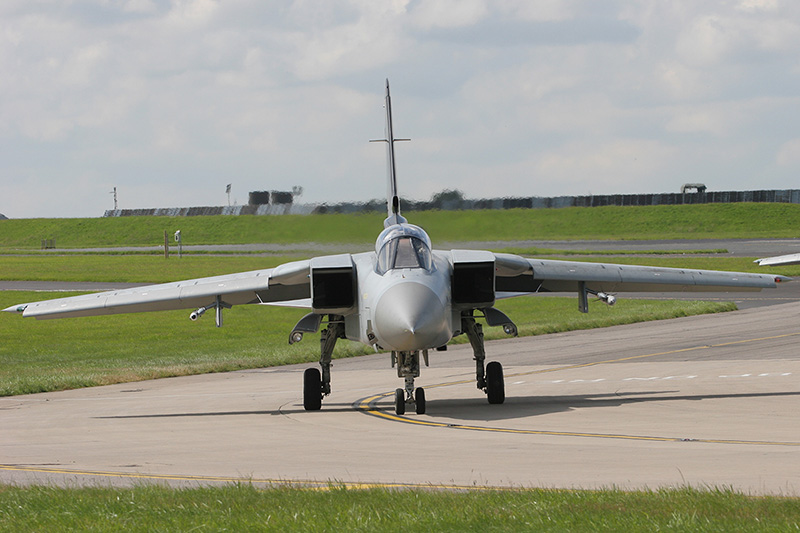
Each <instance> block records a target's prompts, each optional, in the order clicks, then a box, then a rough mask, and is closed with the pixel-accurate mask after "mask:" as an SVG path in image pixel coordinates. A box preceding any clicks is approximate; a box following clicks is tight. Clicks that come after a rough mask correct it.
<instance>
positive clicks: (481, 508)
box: [0, 484, 800, 532]
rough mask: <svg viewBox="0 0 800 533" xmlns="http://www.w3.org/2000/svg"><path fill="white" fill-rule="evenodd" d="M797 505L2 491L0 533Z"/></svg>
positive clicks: (683, 523)
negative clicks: (10, 532)
mask: <svg viewBox="0 0 800 533" xmlns="http://www.w3.org/2000/svg"><path fill="white" fill-rule="evenodd" d="M798 528H800V499H797V498H782V497H750V496H745V495H742V494H737V493H734V492H732V491H728V490H693V489H665V490H659V491H639V492H623V491H620V490H604V491H571V490H543V489H534V490H503V491H500V490H487V491H475V492H471V491H470V492H452V491H423V490H400V491H394V490H383V489H370V490H348V489H345V488H337V487H336V486H332V487H331V488H330V490H327V491H319V490H302V489H289V488H275V489H268V490H258V489H256V488H254V487H252V486H250V485H248V484H239V485H230V486H225V487H219V488H192V489H177V490H176V489H170V488H166V487H160V486H139V487H135V488H132V489H114V488H84V489H56V488H50V487H25V488H22V487H10V486H5V487H2V486H0V531H76V530H79V531H88V530H91V531H123V530H125V531H128V530H131V531H273V530H274V531H370V532H371V531H480V532H486V531H601V530H602V531H647V532H650V531H665V530H666V531H673V530H677V531H743V532H749V531H796V530H797V529H798Z"/></svg>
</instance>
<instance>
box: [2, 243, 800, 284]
mask: <svg viewBox="0 0 800 533" xmlns="http://www.w3.org/2000/svg"><path fill="white" fill-rule="evenodd" d="M494 251H500V250H494ZM504 251H505V250H504ZM511 253H515V252H511ZM520 255H523V256H524V257H536V256H537V255H539V254H535V253H521V254H520ZM298 259H300V258H299V257H296V256H291V257H288V256H268V257H257V256H249V255H248V256H230V255H192V256H184V257H182V258H180V259H178V258H173V259H168V260H167V259H164V258H163V257H161V256H153V255H72V254H71V255H56V256H54V255H47V256H41V255H38V256H32V255H31V256H18V255H14V256H0V280H11V281H14V280H27V281H106V282H128V283H166V282H170V281H177V280H183V279H193V278H199V277H205V276H217V275H221V274H230V273H234V272H246V271H249V270H260V269H264V268H272V267H275V266H277V265H280V264H282V263H287V262H289V261H297V260H298ZM569 260H571V261H592V262H603V263H620V264H635V265H651V266H665V267H676V268H697V269H706V270H733V271H737V272H757V273H760V274H768V273H780V274H783V275H786V276H798V275H800V265H790V266H783V267H777V268H775V267H769V268H765V267H760V266H758V265H757V264H755V263H753V259H752V258H748V257H729V256H724V255H715V256H713V257H698V256H696V255H687V256H681V257H663V256H660V255H648V256H638V255H626V256H623V257H614V258H608V259H605V258H597V257H593V256H587V257H581V256H570V257H569Z"/></svg>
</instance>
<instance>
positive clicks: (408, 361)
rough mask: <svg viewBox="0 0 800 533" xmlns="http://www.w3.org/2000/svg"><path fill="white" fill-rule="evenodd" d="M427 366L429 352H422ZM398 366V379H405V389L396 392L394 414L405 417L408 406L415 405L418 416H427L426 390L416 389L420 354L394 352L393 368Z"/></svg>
mask: <svg viewBox="0 0 800 533" xmlns="http://www.w3.org/2000/svg"><path fill="white" fill-rule="evenodd" d="M422 357H423V358H424V359H425V364H427V363H428V350H423V351H422ZM395 365H396V366H397V377H399V378H404V379H405V382H406V386H405V389H397V390H396V391H394V412H395V413H396V414H397V415H398V416H399V415H404V414H405V412H406V404H414V409H415V411H416V413H417V414H418V415H424V414H425V390H424V389H423V388H422V387H419V388H416V389H415V388H414V378H417V377H419V352H418V351H413V352H392V366H395Z"/></svg>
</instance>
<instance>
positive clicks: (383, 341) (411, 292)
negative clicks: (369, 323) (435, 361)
mask: <svg viewBox="0 0 800 533" xmlns="http://www.w3.org/2000/svg"><path fill="white" fill-rule="evenodd" d="M373 327H374V329H375V333H376V334H377V336H378V340H379V341H380V345H381V346H382V347H383V348H386V349H390V350H396V351H412V350H426V349H429V348H435V347H437V346H442V345H444V344H446V343H447V341H449V340H450V336H451V332H450V328H449V327H448V322H447V316H446V315H445V307H444V305H443V304H442V302H441V300H440V299H439V297H438V296H437V295H436V293H434V292H433V291H432V290H431V289H430V288H429V287H427V286H425V285H422V284H421V283H415V282H406V283H399V284H397V285H395V286H393V287H391V288H390V289H389V290H387V291H386V292H385V293H383V295H382V296H381V297H380V299H379V300H378V303H377V305H376V307H375V323H374V324H373Z"/></svg>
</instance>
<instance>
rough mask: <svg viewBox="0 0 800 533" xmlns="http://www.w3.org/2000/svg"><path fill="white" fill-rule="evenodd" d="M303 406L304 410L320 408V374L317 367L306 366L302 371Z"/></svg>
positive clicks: (317, 409)
mask: <svg viewBox="0 0 800 533" xmlns="http://www.w3.org/2000/svg"><path fill="white" fill-rule="evenodd" d="M303 407H304V408H305V410H306V411H319V410H320V409H321V408H322V374H321V373H320V371H319V369H318V368H306V371H305V372H303Z"/></svg>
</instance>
